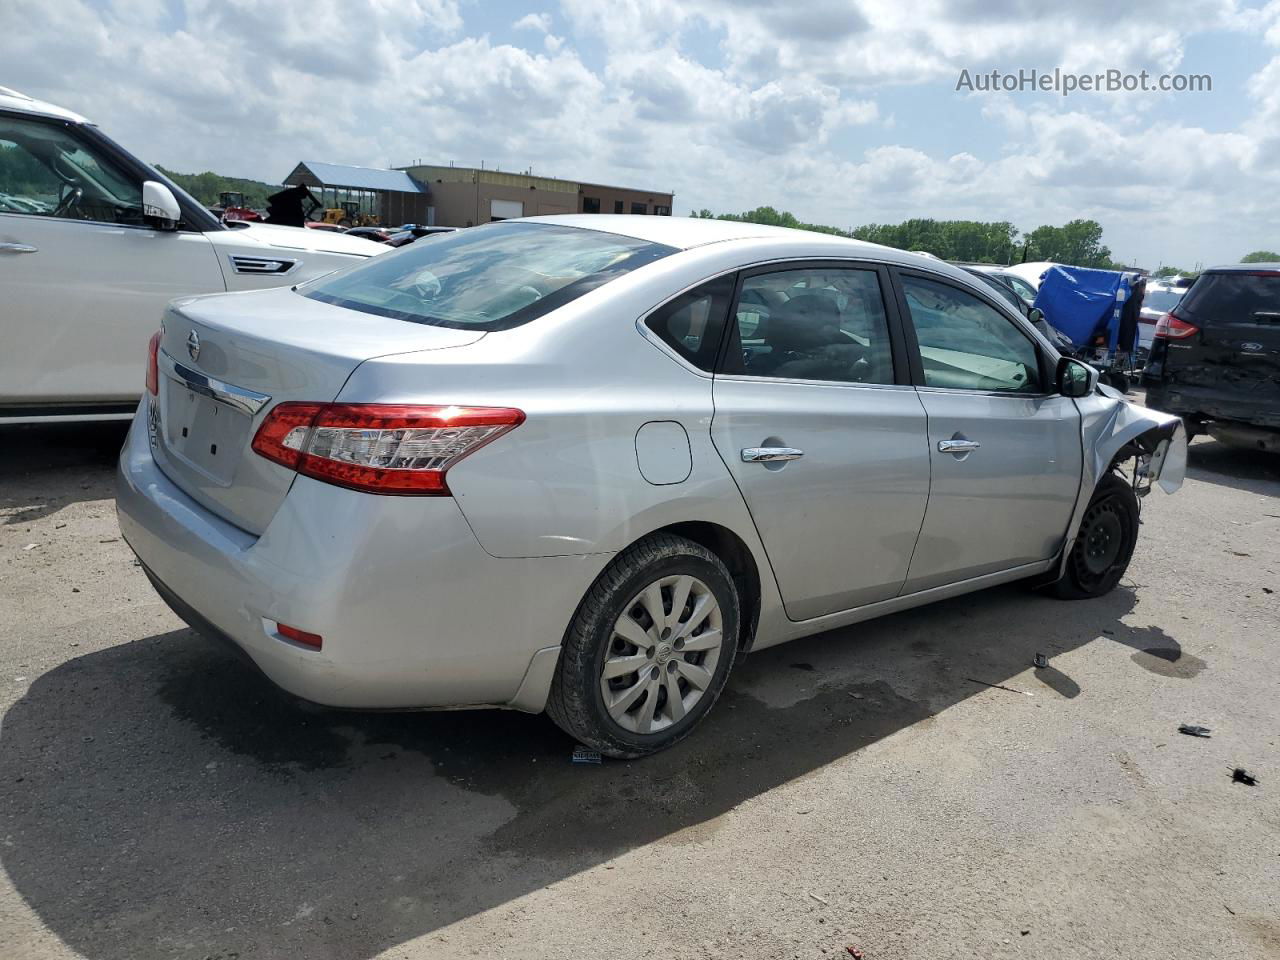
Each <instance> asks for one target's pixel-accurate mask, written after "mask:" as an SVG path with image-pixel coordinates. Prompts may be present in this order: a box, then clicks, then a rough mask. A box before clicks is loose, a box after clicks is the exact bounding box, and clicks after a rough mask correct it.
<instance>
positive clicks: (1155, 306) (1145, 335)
mask: <svg viewBox="0 0 1280 960" xmlns="http://www.w3.org/2000/svg"><path fill="white" fill-rule="evenodd" d="M1186 292H1187V288H1186V287H1175V286H1173V285H1172V284H1168V283H1160V282H1159V281H1156V280H1151V281H1148V282H1147V292H1146V295H1145V296H1144V297H1143V298H1142V310H1141V311H1140V316H1139V317H1138V359H1139V360H1140V361H1141V362H1143V363H1145V362H1146V360H1147V357H1148V356H1150V354H1151V342H1152V340H1154V339H1155V334H1156V324H1158V323H1159V322H1160V318H1161V317H1163V316H1164V315H1165V314H1166V313H1168V312H1169V311H1170V310H1172V309H1173V308H1174V307H1176V306H1177V305H1178V302H1179V301H1180V300H1181V299H1182V297H1183V295H1184V294H1186Z"/></svg>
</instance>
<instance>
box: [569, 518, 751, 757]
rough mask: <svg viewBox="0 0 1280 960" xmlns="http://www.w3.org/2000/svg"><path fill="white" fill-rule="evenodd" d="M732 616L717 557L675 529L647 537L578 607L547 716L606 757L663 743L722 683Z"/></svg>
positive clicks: (698, 715)
mask: <svg viewBox="0 0 1280 960" xmlns="http://www.w3.org/2000/svg"><path fill="white" fill-rule="evenodd" d="M740 616H741V614H740V604H739V599H738V592H737V590H736V588H735V587H734V584H733V577H732V576H731V575H730V573H729V570H728V568H727V567H725V565H724V562H723V561H721V559H720V558H719V557H717V556H716V555H715V554H714V553H712V552H711V551H710V550H708V549H707V548H706V547H703V546H702V545H701V544H698V543H694V542H693V541H692V540H687V539H685V538H684V537H678V536H675V535H673V534H662V533H660V534H653V535H651V536H648V537H645V538H644V539H643V540H640V541H638V542H637V543H635V544H634V545H632V546H631V547H629V548H628V549H627V550H625V551H623V552H622V553H621V554H619V555H618V556H617V557H615V558H614V560H613V562H612V563H610V564H609V566H608V567H607V568H605V571H604V572H603V573H602V574H600V576H599V577H598V578H597V579H596V582H595V583H594V584H592V586H591V589H590V590H589V591H588V592H587V595H586V597H584V598H583V600H582V603H581V604H580V605H579V606H578V610H577V613H576V614H575V615H574V618H573V622H572V623H571V624H570V626H569V630H568V632H567V634H566V635H565V642H564V648H563V649H562V650H561V653H560V664H559V666H558V668H557V670H556V675H555V677H554V678H553V680H552V683H551V693H550V696H549V697H548V700H547V714H548V715H549V716H550V717H551V719H552V720H553V721H555V723H556V725H557V726H559V727H560V728H561V729H562V730H564V731H565V732H566V733H568V734H569V735H570V736H572V737H576V738H577V739H578V740H579V741H580V742H581V743H583V744H585V745H586V746H589V747H592V748H594V749H596V750H599V751H600V752H601V753H603V754H607V755H608V756H611V757H619V758H623V759H630V758H634V757H642V756H645V755H647V754H651V753H655V752H657V751H659V750H664V749H666V748H667V747H669V746H671V745H672V744H674V743H676V742H678V741H680V740H682V739H684V737H686V736H688V734H689V733H690V731H692V730H693V728H694V727H695V726H697V724H698V723H699V721H701V720H702V718H703V717H704V716H706V714H707V713H708V712H709V711H710V709H711V707H712V706H713V705H714V703H715V701H716V698H717V697H719V695H720V691H721V690H723V689H724V684H725V681H726V680H727V678H728V676H729V671H730V669H732V667H733V661H734V657H735V655H736V654H737V649H738V625H739V623H740Z"/></svg>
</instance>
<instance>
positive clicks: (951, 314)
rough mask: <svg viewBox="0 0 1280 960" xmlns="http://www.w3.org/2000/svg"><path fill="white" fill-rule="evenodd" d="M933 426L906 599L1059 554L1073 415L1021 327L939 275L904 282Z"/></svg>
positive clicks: (1074, 445) (1070, 502) (1075, 435)
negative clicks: (928, 477) (925, 503)
mask: <svg viewBox="0 0 1280 960" xmlns="http://www.w3.org/2000/svg"><path fill="white" fill-rule="evenodd" d="M900 276H901V285H902V292H903V295H904V298H905V301H906V307H907V313H908V314H909V316H910V318H911V325H912V328H913V330H914V334H915V340H916V342H917V348H916V350H914V351H913V357H912V359H913V365H914V366H915V368H916V372H917V379H918V380H919V388H918V389H919V396H920V400H921V402H922V403H923V404H924V408H925V411H926V413H927V414H928V419H929V457H930V460H931V464H932V475H933V480H932V484H931V487H930V492H929V508H928V511H927V513H926V514H925V519H924V526H923V528H922V529H921V531H920V540H919V543H917V545H916V550H915V556H914V558H913V559H912V562H911V571H910V575H909V577H908V580H907V584H906V587H905V590H904V592H906V593H913V592H915V591H918V590H927V589H929V588H931V587H937V586H942V585H944V584H947V583H954V582H956V581H959V580H967V579H969V578H971V577H978V576H982V575H983V574H987V573H994V572H997V571H1000V570H1007V569H1010V568H1012V567H1016V566H1020V565H1023V564H1029V563H1035V562H1036V561H1039V560H1046V559H1048V558H1050V557H1052V556H1053V555H1054V554H1055V553H1057V551H1058V549H1059V547H1061V545H1062V542H1063V538H1064V536H1065V534H1066V530H1067V524H1068V521H1069V520H1070V517H1071V512H1072V510H1073V509H1074V508H1075V503H1076V494H1077V492H1078V491H1079V488H1080V477H1081V466H1082V459H1081V440H1080V414H1079V411H1077V409H1076V406H1075V403H1074V401H1072V400H1071V399H1070V398H1068V397H1063V396H1060V395H1058V394H1057V393H1055V392H1053V391H1054V387H1053V384H1052V383H1050V382H1049V379H1050V377H1049V364H1048V363H1042V362H1041V357H1040V352H1039V348H1038V347H1037V345H1036V343H1035V341H1033V340H1032V339H1031V337H1030V336H1028V335H1027V334H1026V333H1025V332H1024V331H1023V330H1021V329H1020V328H1019V327H1018V325H1017V324H1016V322H1015V321H1014V320H1013V319H1012V318H1011V317H1008V316H1006V315H1005V314H1004V313H1002V312H1001V311H1000V310H997V309H996V308H995V307H994V306H993V305H992V304H990V303H988V302H987V301H985V300H983V299H982V298H980V297H978V296H977V295H975V294H973V293H970V292H968V291H967V290H964V289H961V288H960V287H959V286H957V285H953V284H951V283H949V282H946V281H945V280H942V279H940V278H929V277H926V276H924V275H915V274H909V273H903V274H901V275H900Z"/></svg>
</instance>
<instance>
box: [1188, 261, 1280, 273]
mask: <svg viewBox="0 0 1280 960" xmlns="http://www.w3.org/2000/svg"><path fill="white" fill-rule="evenodd" d="M1260 270H1265V271H1267V272H1268V273H1270V272H1272V271H1280V263H1227V264H1223V265H1222V266H1220V267H1210V268H1209V269H1208V270H1205V271H1204V272H1205V273H1249V272H1251V271H1252V272H1256V271H1260Z"/></svg>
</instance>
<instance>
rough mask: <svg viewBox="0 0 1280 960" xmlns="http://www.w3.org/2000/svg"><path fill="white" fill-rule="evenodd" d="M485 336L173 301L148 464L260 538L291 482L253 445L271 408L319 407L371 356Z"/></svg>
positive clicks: (261, 297) (224, 300)
mask: <svg viewBox="0 0 1280 960" xmlns="http://www.w3.org/2000/svg"><path fill="white" fill-rule="evenodd" d="M483 336H484V333H483V332H472V331H466V330H455V329H450V328H446V327H437V326H428V325H425V324H419V323H406V322H404V321H402V320H395V319H391V318H387V317H378V316H374V315H372V314H367V313H360V312H356V311H354V310H347V309H345V308H343V307H338V306H333V305H331V304H327V303H321V302H319V301H317V300H312V299H310V298H308V297H303V296H299V295H298V294H297V293H295V292H294V291H293V290H291V289H288V288H279V289H274V290H264V291H255V292H251V293H236V294H219V295H216V296H211V297H198V298H192V299H188V300H178V301H174V303H172V304H170V306H169V310H168V311H167V313H166V315H165V322H164V336H163V338H162V340H161V344H160V350H161V353H160V362H159V370H160V379H159V403H158V417H157V416H155V415H153V420H152V428H153V429H152V449H153V452H154V454H155V458H156V462H157V464H158V465H159V467H160V469H161V470H162V471H164V473H165V475H166V476H168V477H169V479H171V480H172V481H173V482H174V483H175V484H177V485H178V486H179V487H181V488H182V489H183V490H184V491H185V492H186V493H187V494H189V495H190V496H191V497H192V499H194V500H196V501H197V502H198V503H200V504H201V505H202V506H203V507H205V508H206V509H208V510H210V511H212V512H213V513H215V514H217V515H218V516H219V517H221V518H223V519H224V520H227V521H228V522H230V523H233V524H235V525H236V526H238V527H240V528H241V529H243V530H247V531H248V532H250V533H253V534H261V533H262V532H263V531H264V530H265V529H266V527H267V524H268V523H270V521H271V518H272V517H273V516H274V515H275V512H276V510H277V509H278V508H279V506H280V503H281V502H282V501H283V500H284V497H285V494H287V493H288V492H289V487H290V486H291V485H292V483H293V480H294V477H295V474H294V472H293V471H292V470H289V469H287V468H285V467H282V466H280V465H278V464H276V463H273V462H271V461H270V460H267V459H265V458H263V457H261V456H258V455H257V454H256V453H254V452H253V450H252V448H251V444H252V442H253V437H254V434H255V433H256V432H257V429H258V427H259V426H260V425H261V423H262V421H263V419H265V417H266V416H267V414H268V413H269V412H270V411H271V409H272V408H273V407H274V406H275V405H276V404H277V403H281V402H284V401H288V400H296V401H312V402H328V401H331V400H333V399H334V398H335V397H336V396H337V395H338V392H339V391H340V390H341V389H342V386H343V384H344V383H346V381H347V378H348V377H349V376H350V375H351V373H352V371H354V370H355V369H356V367H358V366H359V365H360V364H361V363H363V362H364V361H365V360H368V359H370V358H372V357H380V356H387V355H389V354H396V353H404V352H408V351H421V350H439V349H449V348H453V347H462V346H466V345H468V344H471V343H475V342H476V341H478V340H480V339H481V338H482V337H483Z"/></svg>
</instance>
